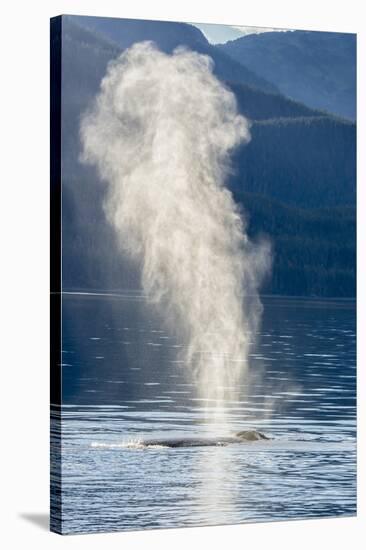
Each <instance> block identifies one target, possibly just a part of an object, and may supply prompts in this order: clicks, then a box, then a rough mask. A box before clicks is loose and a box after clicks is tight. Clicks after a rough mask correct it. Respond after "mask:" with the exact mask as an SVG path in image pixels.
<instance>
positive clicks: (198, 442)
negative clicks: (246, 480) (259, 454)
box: [143, 430, 269, 449]
mask: <svg viewBox="0 0 366 550" xmlns="http://www.w3.org/2000/svg"><path fill="white" fill-rule="evenodd" d="M268 439H269V438H268V437H267V436H265V435H264V434H262V433H261V432H257V431H256V430H244V431H241V432H238V433H236V434H235V435H233V436H231V437H217V438H204V437H202V438H200V437H187V438H172V439H150V440H146V441H144V442H143V446H145V447H169V448H172V449H175V448H181V447H225V446H226V445H230V444H231V443H244V442H250V441H260V440H268Z"/></svg>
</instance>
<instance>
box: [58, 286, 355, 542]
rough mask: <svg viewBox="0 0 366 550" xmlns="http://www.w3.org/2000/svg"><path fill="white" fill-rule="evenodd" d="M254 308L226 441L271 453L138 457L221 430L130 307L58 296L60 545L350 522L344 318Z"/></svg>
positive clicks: (295, 308) (350, 370)
mask: <svg viewBox="0 0 366 550" xmlns="http://www.w3.org/2000/svg"><path fill="white" fill-rule="evenodd" d="M264 305H265V310H264V319H263V324H262V329H261V333H260V334H259V335H258V345H257V347H256V349H253V353H252V357H251V372H252V373H253V375H252V377H251V380H250V384H248V381H247V380H242V381H241V383H240V384H238V387H237V388H235V392H234V397H233V398H232V400H231V401H229V402H226V404H225V415H226V418H227V420H228V422H229V425H230V426H231V429H232V431H233V432H236V431H240V430H243V429H257V430H260V431H262V432H264V433H265V434H267V435H269V436H271V437H272V438H273V439H272V440H271V441H268V442H267V441H258V442H253V443H249V444H232V445H229V446H227V447H194V448H180V449H167V448H149V449H144V448H143V447H142V446H141V445H140V444H139V443H141V441H142V440H143V439H144V438H149V437H150V438H158V439H162V438H165V437H169V438H170V437H180V436H182V437H184V436H189V437H191V436H197V437H200V436H202V435H205V434H207V433H208V434H210V435H212V433H213V432H214V433H218V434H219V433H221V432H222V431H223V429H224V428H223V427H222V426H220V425H214V424H213V422H214V420H213V421H212V423H210V422H207V411H208V412H210V403H209V402H207V401H205V400H202V399H199V398H198V397H197V394H196V393H195V388H194V385H193V383H192V380H190V377H189V372H187V370H186V368H185V365H184V363H183V362H182V361H181V360H180V359H179V355H178V354H177V350H179V349H180V347H181V345H182V344H181V342H179V340H178V339H177V338H175V337H173V336H172V334H170V333H169V332H168V331H167V330H166V327H164V325H163V324H162V322H161V320H159V319H158V318H157V317H156V316H155V315H153V314H152V312H146V309H145V307H144V300H143V298H142V297H141V296H140V295H139V294H134V293H125V294H123V295H119V294H116V295H114V296H109V295H105V294H102V295H100V296H95V295H67V294H65V295H64V297H63V355H62V364H63V407H62V430H63V439H62V459H63V462H62V471H63V483H62V489H61V491H62V498H63V510H62V517H63V532H65V533H71V532H98V531H117V530H121V529H139V528H154V527H178V526H192V525H212V524H224V523H239V522H248V521H264V520H267V521H268V520H280V519H290V518H307V517H324V516H344V515H353V514H355V513H356V449H355V437H356V393H355V388H356V370H355V369H356V359H355V351H356V350H355V339H356V336H355V308H354V305H353V304H349V303H342V302H315V301H296V300H289V299H288V300H282V299H269V298H268V299H266V300H265V304H264ZM53 413H54V419H55V418H57V417H58V415H59V413H60V411H59V410H57V409H56V408H54V409H53ZM212 413H213V410H212ZM54 422H55V420H54ZM54 496H55V495H53V498H54Z"/></svg>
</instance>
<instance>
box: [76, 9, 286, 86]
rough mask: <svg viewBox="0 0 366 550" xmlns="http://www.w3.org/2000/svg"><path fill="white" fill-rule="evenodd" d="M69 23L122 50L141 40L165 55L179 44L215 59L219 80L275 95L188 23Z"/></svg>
mask: <svg viewBox="0 0 366 550" xmlns="http://www.w3.org/2000/svg"><path fill="white" fill-rule="evenodd" d="M72 22H73V23H75V22H76V23H77V24H78V25H80V26H81V27H82V28H84V29H89V30H90V31H94V32H97V33H98V34H99V35H100V36H103V37H104V39H108V40H110V41H111V42H112V43H114V44H116V45H118V46H119V47H120V48H121V50H124V49H127V48H129V47H130V46H132V44H134V43H135V42H140V41H144V40H151V41H153V42H155V43H156V44H157V45H158V46H159V48H160V49H161V50H162V51H163V52H165V53H172V51H173V50H174V49H175V48H177V47H178V46H181V45H183V46H184V45H185V46H189V47H190V49H192V50H194V51H196V52H199V53H202V54H206V55H209V56H210V57H211V58H212V59H213V60H214V63H215V69H214V71H215V74H217V76H218V77H219V78H221V79H223V80H229V81H230V82H237V83H241V84H247V85H250V86H255V87H256V88H259V89H260V90H264V91H268V92H275V93H278V89H277V87H276V86H275V85H274V84H272V83H270V82H267V81H266V79H264V78H262V77H260V76H258V75H257V74H256V73H254V72H252V71H251V70H249V69H248V68H247V67H245V66H243V65H242V64H241V63H238V62H237V61H235V60H234V59H232V58H231V57H230V56H229V55H227V54H226V53H225V52H222V51H220V50H219V49H218V48H216V47H215V46H213V45H211V44H210V43H209V42H208V40H207V39H206V37H205V36H204V34H203V33H202V32H201V31H200V30H199V29H198V28H197V27H194V26H193V25H190V24H188V23H174V22H166V21H145V20H138V19H123V20H122V19H114V18H104V17H103V18H101V17H88V16H72Z"/></svg>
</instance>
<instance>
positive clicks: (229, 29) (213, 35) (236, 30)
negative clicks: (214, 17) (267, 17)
mask: <svg viewBox="0 0 366 550" xmlns="http://www.w3.org/2000/svg"><path fill="white" fill-rule="evenodd" d="M192 25H194V26H195V27H198V28H199V29H200V30H201V31H202V32H203V34H204V35H205V36H206V38H207V40H208V41H209V42H211V43H212V44H220V43H224V42H227V41H228V40H235V39H236V38H240V37H241V36H243V35H245V34H259V33H262V32H276V31H278V32H279V31H284V30H288V29H271V28H270V27H265V28H264V27H239V26H233V25H214V24H211V23H192Z"/></svg>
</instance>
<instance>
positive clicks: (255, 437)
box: [236, 430, 269, 441]
mask: <svg viewBox="0 0 366 550" xmlns="http://www.w3.org/2000/svg"><path fill="white" fill-rule="evenodd" d="M236 437H238V438H239V439H240V440H241V441H259V440H261V439H269V438H268V437H267V436H265V435H264V434H262V433H261V432H257V431H256V430H244V431H242V432H238V433H237V434H236Z"/></svg>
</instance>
